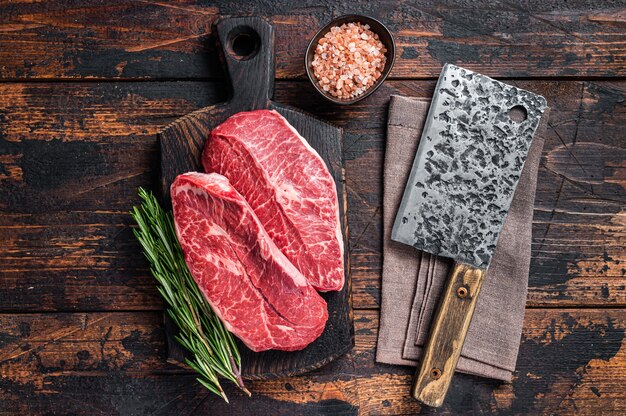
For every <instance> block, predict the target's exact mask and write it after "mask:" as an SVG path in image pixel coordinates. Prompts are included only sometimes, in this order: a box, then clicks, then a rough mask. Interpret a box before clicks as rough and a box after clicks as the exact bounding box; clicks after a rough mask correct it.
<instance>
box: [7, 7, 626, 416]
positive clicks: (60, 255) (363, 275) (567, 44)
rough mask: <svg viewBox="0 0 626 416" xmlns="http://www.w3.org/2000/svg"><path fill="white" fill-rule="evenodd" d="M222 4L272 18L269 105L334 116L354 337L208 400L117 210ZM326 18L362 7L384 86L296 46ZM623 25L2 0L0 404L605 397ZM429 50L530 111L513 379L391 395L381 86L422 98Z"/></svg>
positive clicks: (618, 207) (462, 11)
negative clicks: (494, 84)
mask: <svg viewBox="0 0 626 416" xmlns="http://www.w3.org/2000/svg"><path fill="white" fill-rule="evenodd" d="M106 3H110V4H109V5H106ZM242 13H247V14H258V15H262V16H266V17H267V18H268V19H269V20H270V21H271V22H272V23H273V24H274V25H275V26H276V42H277V50H276V64H277V78H278V79H277V80H276V93H275V100H276V101H279V102H283V103H286V104H289V105H293V106H297V107H301V108H303V109H305V110H307V111H309V112H312V113H314V114H316V115H318V116H320V117H322V118H324V119H326V120H329V121H332V122H334V123H336V124H337V125H339V126H341V127H343V128H344V129H345V137H344V139H345V143H344V157H345V165H346V177H347V190H348V203H349V211H348V223H349V227H350V245H349V251H350V260H351V264H352V276H353V300H354V308H355V326H356V327H355V330H356V347H355V348H354V350H353V351H352V352H351V353H349V354H348V355H346V356H345V357H343V358H341V359H339V360H337V361H336V362H334V363H332V364H330V365H328V366H326V367H324V368H322V369H320V370H317V371H315V372H312V373H310V374H308V375H306V376H302V377H294V378H289V379H282V380H276V381H267V382H251V383H249V384H250V389H251V390H252V392H253V395H254V396H253V398H252V399H248V398H245V397H243V396H242V395H241V394H238V393H237V392H235V391H234V390H233V389H228V392H229V395H230V397H231V401H232V403H231V404H230V405H226V404H224V403H222V402H220V401H219V400H216V399H215V398H214V397H213V396H212V395H210V394H209V393H208V392H207V391H205V390H204V389H203V388H201V387H200V386H199V385H198V384H197V383H196V382H195V381H194V376H193V374H192V373H190V372H188V371H185V370H181V369H180V368H178V367H175V366H172V365H169V364H167V363H166V362H165V357H166V352H165V343H164V332H163V326H162V319H161V309H162V306H163V305H162V303H161V301H160V299H159V297H158V294H157V291H156V290H155V288H154V284H153V281H152V279H151V277H150V276H149V274H148V271H147V268H146V262H145V261H144V259H143V258H142V256H141V254H140V250H139V246H138V244H137V243H136V242H135V240H134V239H133V236H132V233H131V230H130V225H131V218H130V217H129V215H128V210H129V209H130V207H131V206H132V205H133V204H135V203H136V202H137V197H136V189H137V187H138V186H147V187H150V188H152V189H158V177H159V154H158V145H157V141H156V133H157V131H159V129H161V128H162V127H163V126H164V125H166V124H167V123H169V122H171V121H173V120H174V119H176V118H177V117H180V116H181V115H183V114H185V113H188V112H190V111H192V110H195V109H198V108H200V107H203V106H206V105H209V104H212V103H215V102H217V101H222V100H224V98H225V97H226V94H227V91H226V86H225V82H224V79H223V72H222V70H221V69H220V66H219V64H218V61H217V57H216V51H215V47H214V46H213V45H214V39H213V36H212V35H211V32H210V31H211V24H212V23H213V22H214V21H215V19H217V18H218V17H219V16H222V15H235V14H242ZM347 13H362V14H368V15H371V16H374V17H377V18H379V19H381V20H383V21H384V22H385V23H387V24H388V25H389V27H390V29H391V30H392V31H393V33H394V35H395V37H396V41H397V46H398V51H397V61H396V66H395V68H394V70H393V72H392V76H391V78H390V80H389V81H387V82H386V83H385V85H384V86H383V87H382V88H381V89H380V90H379V91H377V92H376V93H375V94H374V95H373V96H371V97H369V98H368V99H366V100H364V101H363V102H361V103H359V104H357V105H354V106H351V107H349V108H344V107H335V106H331V105H328V104H326V103H325V102H324V101H322V99H321V98H319V97H318V96H317V95H316V93H315V92H314V89H313V87H312V86H311V85H309V83H308V81H306V80H305V77H304V68H303V63H302V60H303V59H302V58H303V54H304V50H305V47H306V44H307V41H308V39H309V38H311V37H312V35H313V34H314V33H315V31H316V30H317V29H318V28H319V27H320V26H321V25H323V24H324V23H325V22H327V21H328V20H330V19H331V18H332V17H334V16H339V15H341V14H347ZM625 32H626V6H625V5H624V3H623V2H620V1H588V0H569V1H547V0H521V1H497V2H492V1H483V0H474V1H466V0H454V1H453V0H448V1H443V2H440V1H429V0H426V1H419V2H411V1H393V2H392V1H355V2H348V1H337V2H335V1H330V0H324V1H288V0H274V1H256V2H251V1H246V2H243V1H242V2H235V1H225V0H224V1H213V2H202V3H200V2H198V3H196V2H187V1H181V2H171V3H169V2H160V3H153V2H150V1H117V2H101V1H92V0H80V1H49V2H43V3H31V2H30V1H26V0H25V1H3V2H0V376H1V378H0V414H6V415H26V414H28V415H50V414H71V415H100V414H102V415H109V414H120V415H192V414H206V415H213V414H215V415H230V414H232V415H247V414H250V415H277V414H281V415H317V414H327V415H343V414H347V415H353V414H362V415H400V414H415V413H417V412H419V411H422V412H425V413H442V414H447V413H455V414H458V413H463V414H471V413H476V414H482V413H497V414H539V413H542V414H550V413H552V414H595V415H597V414H609V413H614V414H625V413H626V392H625V390H626V340H625V337H624V330H625V327H626V276H625V274H626V271H625V266H624V264H625V263H624V261H625V260H626V250H625V246H626V139H625V136H626V135H625V133H624V126H625V123H626V104H625V103H626V101H625V96H626V35H625ZM445 62H453V63H457V64H459V65H463V66H466V67H468V68H470V69H474V70H477V71H480V72H482V73H485V74H488V75H491V76H494V77H498V78H500V79H504V80H507V82H510V83H512V84H514V85H518V86H520V87H522V88H526V89H529V90H532V91H535V92H538V93H540V94H543V95H544V96H545V97H546V98H547V99H548V102H549V103H550V105H551V106H552V113H551V116H550V123H549V130H548V133H547V140H546V145H545V149H544V153H543V157H542V161H541V169H540V172H539V183H538V190H537V199H536V204H535V217H534V225H533V245H532V264H531V273H530V288H529V294H528V305H527V311H526V319H525V325H524V332H523V336H522V342H521V348H520V355H519V359H518V370H517V372H516V375H515V378H514V380H513V383H512V384H502V383H497V382H493V381H488V380H484V379H480V378H476V377H471V376H465V375H459V376H457V377H455V379H454V381H453V385H452V388H451V392H450V394H449V395H448V398H447V400H446V403H445V405H444V407H443V408H441V409H440V410H432V409H427V408H422V409H421V408H420V406H419V405H418V404H417V402H415V401H413V400H411V399H409V398H408V397H407V396H408V390H409V384H410V380H411V377H412V370H410V369H408V368H403V367H397V366H389V365H378V364H375V363H374V353H375V347H376V332H377V326H378V312H379V305H380V272H381V264H382V257H381V171H382V160H383V150H384V142H385V136H384V131H385V119H386V110H387V103H388V97H389V95H390V94H404V95H410V96H430V95H431V94H432V90H433V88H434V82H435V79H436V77H437V75H438V73H439V71H440V69H441V66H442V64H443V63H445ZM496 313H497V312H496Z"/></svg>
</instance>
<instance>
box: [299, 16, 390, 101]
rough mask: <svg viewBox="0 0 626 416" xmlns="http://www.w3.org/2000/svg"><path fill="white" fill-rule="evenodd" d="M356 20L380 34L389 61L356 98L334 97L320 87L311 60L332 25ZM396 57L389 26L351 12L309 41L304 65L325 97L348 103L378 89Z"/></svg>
mask: <svg viewBox="0 0 626 416" xmlns="http://www.w3.org/2000/svg"><path fill="white" fill-rule="evenodd" d="M356 22H360V23H361V24H366V25H369V27H370V30H371V31H372V32H374V33H376V34H377V35H378V37H379V39H380V41H381V42H382V43H383V45H385V49H387V52H386V53H385V57H386V58H387V61H386V62H385V67H384V68H383V71H382V74H381V76H380V78H378V79H377V80H376V83H375V84H374V85H372V86H371V87H370V88H369V89H368V90H367V91H365V92H364V93H363V94H361V95H358V96H356V97H354V98H350V99H342V98H337V97H333V96H332V95H330V94H329V93H327V92H326V91H324V90H323V89H322V87H320V85H319V82H318V81H317V78H315V74H314V73H313V69H312V68H311V62H313V56H314V55H315V48H316V47H317V43H318V42H319V40H320V39H321V38H322V37H323V36H324V35H326V33H328V32H329V31H330V28H331V27H334V26H341V25H342V24H344V23H356ZM395 59H396V43H395V41H394V40H393V36H392V35H391V32H390V31H389V29H387V27H386V26H385V25H384V24H382V23H381V22H379V21H378V20H376V19H374V18H372V17H367V16H361V15H358V14H350V15H345V16H341V17H338V18H336V19H334V20H332V21H331V22H330V23H328V24H327V25H326V26H324V27H323V28H322V29H320V31H319V32H317V34H316V35H315V36H313V39H311V42H309V46H308V47H307V49H306V54H305V55H304V66H305V68H306V74H307V76H308V77H309V80H310V81H311V83H312V84H313V86H314V87H315V89H316V90H317V91H318V92H319V93H320V94H322V96H323V97H324V98H326V99H327V100H329V101H332V102H333V103H335V104H341V105H346V104H354V103H356V102H357V101H361V100H362V99H363V98H365V97H367V96H369V95H370V94H372V93H373V92H374V91H376V90H377V89H378V87H380V86H381V84H382V83H383V82H384V81H385V79H387V76H388V75H389V72H391V68H393V63H394V62H395Z"/></svg>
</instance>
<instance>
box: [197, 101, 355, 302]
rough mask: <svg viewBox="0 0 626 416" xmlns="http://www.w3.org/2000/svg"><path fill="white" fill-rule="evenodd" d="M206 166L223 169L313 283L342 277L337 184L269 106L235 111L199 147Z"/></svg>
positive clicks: (325, 286)
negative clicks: (201, 146)
mask: <svg viewBox="0 0 626 416" xmlns="http://www.w3.org/2000/svg"><path fill="white" fill-rule="evenodd" d="M202 163H203V165H204V169H205V170H206V172H217V173H220V174H222V175H224V176H226V177H227V178H228V179H229V181H230V183H231V184H232V186H233V187H234V188H235V189H236V190H237V191H239V193H241V194H242V195H243V196H244V198H245V199H246V200H247V201H248V203H249V204H250V206H251V207H252V209H253V210H254V212H255V213H256V215H257V217H258V218H259V220H260V221H261V223H262V224H263V226H264V227H265V230H266V231H267V233H268V234H269V236H270V237H271V238H272V240H273V241H274V243H275V244H276V246H277V247H278V248H279V249H280V250H281V251H282V252H283V253H284V254H285V256H286V257H287V258H288V259H289V260H291V262H292V263H293V264H294V265H295V266H296V267H297V268H298V270H300V272H302V274H303V275H304V276H305V277H306V278H307V280H308V281H309V283H311V285H313V287H315V288H316V289H317V290H320V291H328V290H341V288H342V287H343V284H344V269H343V250H344V248H343V237H342V233H341V224H340V220H339V208H338V207H339V205H338V202H337V189H336V187H335V182H334V181H333V178H332V176H331V175H330V172H329V171H328V168H327V167H326V164H325V163H324V161H323V160H322V158H321V157H320V156H319V155H318V154H317V152H316V151H315V150H314V149H313V148H312V147H311V146H310V145H309V144H308V143H307V142H306V140H305V139H304V138H303V137H302V136H300V134H298V132H297V131H296V130H295V129H294V128H293V127H292V126H291V125H290V124H289V123H288V122H287V120H285V119H284V118H283V117H282V116H281V115H280V114H278V113H277V112H276V111H270V110H257V111H249V112H242V113H238V114H235V115H234V116H232V117H230V118H229V119H228V120H226V121H225V122H224V123H222V124H221V125H219V126H218V127H216V128H215V129H214V130H213V131H212V132H211V135H210V137H209V139H208V141H207V143H206V145H205V147H204V151H203V154H202Z"/></svg>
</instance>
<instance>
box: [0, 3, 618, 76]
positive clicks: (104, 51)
mask: <svg viewBox="0 0 626 416" xmlns="http://www.w3.org/2000/svg"><path fill="white" fill-rule="evenodd" d="M350 13H356V14H364V15H369V16H372V17H375V18H377V19H380V20H382V21H383V22H384V23H386V24H387V25H388V26H389V28H390V30H391V31H392V32H393V33H394V35H395V38H396V42H397V44H398V50H397V62H396V66H395V68H394V70H393V72H392V74H391V75H392V77H402V78H408V77H411V78H424V77H430V78H432V77H437V76H438V75H439V72H440V69H441V66H442V65H443V64H444V63H446V62H451V63H457V64H459V65H461V66H464V67H467V68H469V69H473V70H476V71H479V72H482V73H484V74H486V75H490V76H500V77H502V76H507V77H528V76H555V75H556V76H565V77H567V76H589V77H591V76H600V77H607V76H624V75H625V74H626V65H625V63H626V40H625V39H624V36H623V31H624V20H625V16H626V8H625V7H624V5H623V4H621V3H620V2H611V1H602V2H589V1H586V0H572V1H567V2H554V1H553V2H545V1H539V0H523V1H517V2H510V1H498V2H496V3H494V2H492V1H488V0H479V1H473V2H464V1H447V2H443V3H441V2H439V1H436V0H428V1H421V2H419V3H416V2H414V1H411V0H401V1H379V2H371V1H367V0H359V1H350V2H338V1H328V0H318V1H310V2H306V3H304V4H301V3H298V2H292V1H289V0H276V1H273V2H272V3H271V5H270V4H268V3H266V2H263V1H260V0H257V1H246V2H234V1H229V0H217V1H211V2H196V1H189V0H185V1H182V2H176V3H174V4H170V3H168V2H149V1H128V0H126V1H121V2H116V3H115V4H114V5H111V4H108V3H106V2H104V3H103V2H100V1H97V0H82V1H64V0H56V1H49V2H31V1H29V0H21V1H12V2H3V3H2V4H0V16H2V19H1V20H0V62H2V64H1V66H0V77H2V78H4V79H32V78H94V77H95V78H106V79H111V78H153V79H174V78H187V79H189V78H206V77H221V76H223V72H222V70H221V68H220V65H219V63H218V59H217V51H216V49H215V47H214V42H213V39H212V38H213V36H214V33H213V31H212V24H213V23H214V22H215V21H216V20H217V19H218V18H219V16H228V15H261V16H264V17H266V18H267V19H268V20H270V21H271V22H272V23H273V24H274V25H275V26H276V40H277V45H278V47H279V49H278V50H277V52H276V57H277V59H276V61H277V64H278V66H277V76H278V77H279V78H303V77H304V67H303V57H304V52H305V49H306V45H307V43H308V41H309V40H310V39H311V38H312V37H313V35H314V34H315V33H316V31H317V30H318V29H319V28H321V27H322V26H323V25H324V24H325V23H327V22H328V21H330V20H331V19H332V18H333V17H338V16H340V15H343V14H350Z"/></svg>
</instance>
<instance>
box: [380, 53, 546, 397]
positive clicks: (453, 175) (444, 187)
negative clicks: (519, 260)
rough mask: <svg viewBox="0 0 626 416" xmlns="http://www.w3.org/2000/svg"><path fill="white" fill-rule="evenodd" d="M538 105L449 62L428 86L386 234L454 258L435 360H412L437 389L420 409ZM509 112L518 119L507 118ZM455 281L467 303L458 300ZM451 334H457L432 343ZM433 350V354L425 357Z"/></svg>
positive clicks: (461, 321)
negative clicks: (428, 98)
mask: <svg viewBox="0 0 626 416" xmlns="http://www.w3.org/2000/svg"><path fill="white" fill-rule="evenodd" d="M545 109H546V100H545V99H544V98H543V97H541V96H539V95H536V94H533V93H531V92H528V91H524V90H522V89H519V88H516V87H513V86H510V85H507V84H504V83H502V82H499V81H496V80H493V79H491V78H489V77H486V76H484V75H480V74H477V73H475V72H472V71H469V70H466V69H463V68H460V67H457V66H454V65H450V64H447V65H446V66H445V67H444V69H443V71H442V73H441V76H440V77H439V81H438V83H437V86H436V87H435V94H434V95H433V100H432V103H431V106H430V109H429V113H428V116H427V119H426V122H425V125H424V130H423V132H422V137H421V140H420V145H419V148H418V150H417V153H416V155H415V160H414V162H413V167H412V170H411V174H410V176H409V179H408V181H407V184H406V188H405V191H404V195H403V197H402V201H401V203H400V208H399V209H398V213H397V215H396V218H395V222H394V226H393V229H392V232H391V238H392V239H393V240H395V241H398V242H401V243H405V244H409V245H411V246H413V247H415V248H417V249H419V250H423V251H425V252H428V253H432V254H435V255H439V256H445V257H449V258H451V259H453V260H454V261H455V266H454V268H453V272H452V273H451V275H450V278H449V281H448V285H447V287H446V289H445V293H446V295H445V296H444V298H443V301H442V302H441V303H440V305H439V308H440V309H439V311H438V312H437V316H438V317H439V318H438V320H437V319H436V320H435V322H434V324H433V326H431V328H432V329H431V339H430V340H429V342H428V343H427V346H426V349H425V352H424V356H425V357H434V358H433V359H435V358H436V361H437V362H433V363H430V364H432V367H431V368H425V366H428V365H430V364H425V362H422V367H423V368H421V369H420V370H419V373H418V378H419V376H420V375H423V374H430V375H431V380H430V382H431V383H433V385H434V384H436V385H437V386H439V387H438V388H437V389H436V390H429V391H430V393H431V394H430V395H429V397H430V399H429V401H430V403H428V404H431V403H432V404H433V405H440V404H441V403H442V402H443V398H444V396H445V393H446V390H447V388H448V386H449V383H450V380H451V378H452V372H453V371H454V368H455V367H456V363H457V360H458V357H459V355H460V351H461V348H462V346H463V341H464V339H465V333H466V332H467V328H468V327H469V322H470V321H471V317H472V314H473V311H474V306H475V302H476V296H477V294H478V292H479V290H480V283H481V282H482V276H483V275H484V272H485V271H486V270H487V268H488V267H489V264H490V262H491V257H492V255H493V252H494V250H495V248H496V244H497V241H498V236H499V235H500V230H501V229H502V225H503V224H504V221H505V219H506V215H507V212H508V210H509V207H510V205H511V200H512V199H513V194H514V192H515V188H516V186H517V182H518V180H519V178H520V176H521V173H522V169H523V167H524V162H525V161H526V157H527V154H528V150H529V149H530V145H531V143H532V139H533V136H534V134H535V131H536V129H537V127H538V125H539V121H540V119H541V115H542V114H543V112H544V111H545ZM515 111H517V112H518V114H520V113H521V114H522V117H521V118H519V119H514V118H515V117H513V113H514V112H515ZM471 282H474V283H471ZM461 283H462V284H464V285H467V290H469V291H470V294H472V296H471V298H469V300H471V302H468V301H467V300H464V301H463V302H459V301H458V299H460V298H458V296H457V295H456V292H455V291H456V290H458V285H459V284H461ZM472 284H473V285H474V286H475V287H474V286H472ZM453 294H454V296H457V297H456V298H455V297H454V296H452V295H453ZM441 326H445V327H441ZM451 331H460V332H459V333H457V334H449V336H446V337H445V338H442V337H444V334H446V333H447V332H451ZM446 342H447V343H448V344H446ZM444 344H445V345H444ZM435 348H439V349H441V351H437V354H435V351H434V349H435ZM445 369H448V371H445V372H444V370H445ZM437 370H439V371H437ZM429 372H430V373H429ZM418 381H419V380H418ZM426 388H429V389H430V387H429V386H426V385H416V386H415V388H414V393H415V394H414V395H415V396H416V397H418V398H419V397H421V396H420V389H421V390H425V389H426ZM435 393H436V394H435ZM437 394H438V395H439V397H436V398H435V397H434V396H436V395H437Z"/></svg>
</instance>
